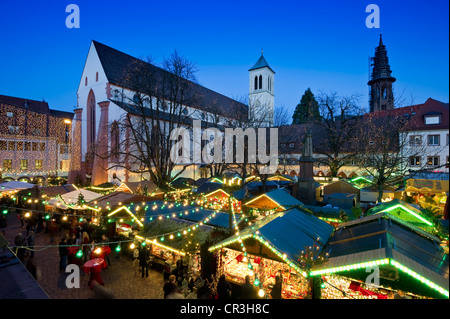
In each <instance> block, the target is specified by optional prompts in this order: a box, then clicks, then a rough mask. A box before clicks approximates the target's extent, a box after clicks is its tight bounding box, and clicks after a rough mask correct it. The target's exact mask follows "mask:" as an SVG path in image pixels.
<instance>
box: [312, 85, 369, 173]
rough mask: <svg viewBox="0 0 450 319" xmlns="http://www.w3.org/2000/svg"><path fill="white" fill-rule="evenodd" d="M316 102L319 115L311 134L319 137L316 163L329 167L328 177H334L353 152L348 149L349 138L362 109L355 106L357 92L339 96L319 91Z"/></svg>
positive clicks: (349, 161) (357, 98)
mask: <svg viewBox="0 0 450 319" xmlns="http://www.w3.org/2000/svg"><path fill="white" fill-rule="evenodd" d="M317 101H318V103H319V111H320V117H319V119H318V121H317V122H316V125H315V129H313V134H320V136H321V138H320V142H319V143H318V144H317V145H315V151H316V152H317V153H319V154H320V155H322V156H321V157H319V158H318V160H317V162H318V164H321V165H325V166H328V167H329V168H330V171H331V176H333V177H335V176H337V175H338V172H339V169H340V168H341V167H343V166H345V165H348V164H349V163H351V161H352V159H353V157H354V155H355V154H354V152H353V151H352V149H351V138H352V136H353V135H354V133H355V130H356V128H357V124H358V119H359V118H360V117H361V115H362V113H363V111H362V110H361V108H360V107H359V106H358V102H359V96H358V95H351V96H339V95H338V94H337V93H336V92H331V93H324V92H320V94H319V96H318V98H317ZM314 130H315V131H316V132H314Z"/></svg>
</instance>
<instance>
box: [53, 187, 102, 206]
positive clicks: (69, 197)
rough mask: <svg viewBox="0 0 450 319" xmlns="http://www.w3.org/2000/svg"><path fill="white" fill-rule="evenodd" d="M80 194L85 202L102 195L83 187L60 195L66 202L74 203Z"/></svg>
mask: <svg viewBox="0 0 450 319" xmlns="http://www.w3.org/2000/svg"><path fill="white" fill-rule="evenodd" d="M80 194H81V195H82V196H83V198H84V201H85V202H86V203H88V202H90V201H92V200H94V199H97V198H99V197H102V194H99V193H96V192H92V191H89V190H87V189H83V188H80V189H77V190H74V191H72V192H69V193H65V194H63V195H61V197H62V199H63V200H64V201H65V202H66V203H68V204H76V203H77V201H78V198H79V196H80Z"/></svg>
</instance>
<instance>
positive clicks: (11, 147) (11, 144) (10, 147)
mask: <svg viewBox="0 0 450 319" xmlns="http://www.w3.org/2000/svg"><path fill="white" fill-rule="evenodd" d="M15 150H16V142H11V141H9V142H8V151H15Z"/></svg>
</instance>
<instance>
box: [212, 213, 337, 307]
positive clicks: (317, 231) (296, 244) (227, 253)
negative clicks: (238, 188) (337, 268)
mask: <svg viewBox="0 0 450 319" xmlns="http://www.w3.org/2000/svg"><path fill="white" fill-rule="evenodd" d="M333 230H334V228H333V227H332V226H331V225H329V224H327V223H326V222H324V221H322V220H320V219H318V218H317V217H315V216H313V215H311V214H309V213H308V212H306V211H304V210H302V209H290V210H288V211H285V212H280V213H275V214H272V215H269V216H267V217H265V218H263V219H262V220H259V221H257V222H256V223H254V224H252V225H251V226H250V227H247V228H245V229H244V230H242V231H241V232H238V233H237V234H235V235H234V236H232V237H230V238H227V239H225V240H223V241H221V242H219V243H218V244H216V245H214V246H212V247H210V248H209V250H210V251H212V252H214V251H217V254H218V256H219V263H218V271H219V272H221V273H224V274H225V276H226V278H227V279H228V280H229V281H230V282H233V283H235V284H238V285H240V284H242V283H243V282H244V278H245V276H246V275H249V276H250V278H251V282H252V283H253V284H254V285H255V286H258V287H260V288H261V289H262V290H263V291H264V295H266V296H267V295H269V294H270V291H271V289H272V287H273V284H274V278H275V276H276V275H277V274H280V275H281V277H282V279H283V285H282V296H283V298H293V299H295V298H304V297H306V295H307V294H308V291H309V281H308V280H307V270H305V269H302V268H300V267H299V266H298V259H299V258H300V256H301V255H302V250H305V249H307V248H308V247H314V249H315V250H316V252H317V253H319V252H320V251H321V250H322V248H323V247H324V245H325V244H326V243H327V241H328V238H329V237H330V235H331V233H332V232H333ZM244 248H245V249H244Z"/></svg>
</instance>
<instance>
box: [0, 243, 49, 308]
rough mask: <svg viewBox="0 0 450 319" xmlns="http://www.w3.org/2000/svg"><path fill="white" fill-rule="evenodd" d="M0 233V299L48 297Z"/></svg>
mask: <svg viewBox="0 0 450 319" xmlns="http://www.w3.org/2000/svg"><path fill="white" fill-rule="evenodd" d="M3 241H4V242H6V239H4V237H3V236H1V235H0V247H2V250H1V254H0V282H1V283H2V284H1V285H0V299H3V300H5V299H50V297H49V296H48V295H47V293H46V292H45V291H44V289H42V287H41V286H40V285H39V283H38V282H37V281H36V279H35V278H34V277H33V276H32V275H31V273H30V272H29V271H28V269H27V268H26V266H25V265H24V264H23V263H22V262H21V261H20V260H19V258H17V256H16V255H15V254H14V253H13V252H12V251H11V250H10V249H9V248H3V245H4V244H3V243H2V242H3Z"/></svg>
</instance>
